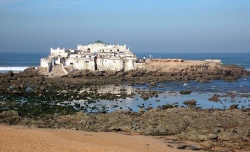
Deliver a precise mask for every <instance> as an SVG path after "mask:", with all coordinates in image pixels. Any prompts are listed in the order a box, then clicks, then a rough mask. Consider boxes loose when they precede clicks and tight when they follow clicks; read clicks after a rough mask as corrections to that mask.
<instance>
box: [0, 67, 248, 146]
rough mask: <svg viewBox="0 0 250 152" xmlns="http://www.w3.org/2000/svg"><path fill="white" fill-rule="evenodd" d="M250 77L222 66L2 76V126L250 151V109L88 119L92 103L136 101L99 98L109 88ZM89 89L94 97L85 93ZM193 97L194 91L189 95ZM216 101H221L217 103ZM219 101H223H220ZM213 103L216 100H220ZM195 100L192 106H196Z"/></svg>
mask: <svg viewBox="0 0 250 152" xmlns="http://www.w3.org/2000/svg"><path fill="white" fill-rule="evenodd" d="M249 75H250V72H249V71H246V70H244V69H243V68H241V67H237V66H221V67H218V68H213V69H210V68H208V67H202V66H197V67H193V68H186V69H179V70H177V69H174V70H172V71H161V70H150V71H149V70H143V69H141V70H133V71H128V72H114V71H106V72H90V71H86V70H84V71H79V70H73V71H71V72H70V73H69V74H68V75H67V76H64V77H61V78H49V77H47V76H44V75H42V74H41V71H40V70H39V69H36V68H28V69H26V70H24V71H23V72H20V73H13V72H11V71H10V72H8V73H6V74H0V123H2V124H8V125H24V126H29V127H40V128H67V129H74V130H85V131H102V132H113V131H115V132H117V131H123V132H133V133H138V134H142V135H151V136H164V138H167V137H168V136H169V135H174V136H176V137H177V138H178V139H179V140H191V141H195V142H198V143H200V147H197V149H211V148H213V147H217V146H219V147H227V148H236V149H241V148H246V149H247V148H249V146H250V145H249V143H250V142H249V140H250V117H249V115H250V111H249V109H237V106H236V107H232V108H231V109H228V110H218V109H206V110H201V109H197V108H174V106H163V107H161V108H153V109H151V110H150V109H147V110H146V111H144V109H142V110H140V111H139V112H132V111H124V110H120V111H115V112H112V113H106V112H105V111H99V113H87V112H86V111H85V108H87V106H88V103H91V102H95V100H100V99H107V100H116V99H118V98H126V97H128V96H133V93H131V94H128V93H126V92H125V91H123V90H120V93H119V96H117V95H114V94H112V93H98V89H99V86H103V85H110V84H112V85H115V86H116V85H117V86H118V85H124V84H126V85H135V84H145V83H149V85H150V86H154V85H156V84H157V83H158V82H171V81H178V82H180V81H181V82H187V81H190V80H195V81H198V82H201V83H207V82H209V81H210V80H225V81H227V82H232V81H237V79H239V78H240V77H242V76H249ZM86 88H88V89H89V90H90V91H83V90H84V89H86ZM187 91H188V90H187ZM150 96H157V92H155V91H154V90H151V91H150V92H148V93H143V92H141V97H142V98H145V99H146V98H148V97H150ZM214 98H216V96H215V97H214ZM73 99H74V100H80V99H81V100H86V105H85V106H84V107H80V106H79V105H77V104H75V105H70V104H67V103H65V104H63V105H62V104H61V103H63V102H64V101H72V100H73ZM216 99H217V98H216ZM216 99H211V100H216ZM195 103H196V101H194V100H190V101H187V102H186V104H195Z"/></svg>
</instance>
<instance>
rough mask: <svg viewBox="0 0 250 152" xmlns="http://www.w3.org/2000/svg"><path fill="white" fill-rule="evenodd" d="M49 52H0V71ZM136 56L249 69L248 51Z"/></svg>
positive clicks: (34, 61) (33, 61)
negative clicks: (209, 61)
mask: <svg viewBox="0 0 250 152" xmlns="http://www.w3.org/2000/svg"><path fill="white" fill-rule="evenodd" d="M49 53H50V52H0V72H5V73H6V72H8V71H9V70H12V71H14V72H19V71H23V70H24V69H25V68H27V67H31V66H32V67H37V66H39V65H40V59H41V58H43V57H47V56H48V55H49ZM135 54H136V56H137V57H138V58H143V57H146V58H147V57H149V56H151V57H152V58H181V59H186V60H204V59H211V58H213V59H220V60H221V61H222V63H223V64H234V65H239V66H242V67H244V68H245V69H247V70H250V53H157V52H153V53H141V52H140V53H135Z"/></svg>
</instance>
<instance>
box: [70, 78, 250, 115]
mask: <svg viewBox="0 0 250 152" xmlns="http://www.w3.org/2000/svg"><path fill="white" fill-rule="evenodd" d="M121 89H125V90H127V91H128V92H127V93H128V94H129V93H135V96H134V97H133V98H126V99H119V100H116V101H109V100H100V101H96V102H95V103H86V101H73V102H71V103H79V104H81V105H82V106H86V105H88V107H89V108H88V109H87V111H88V112H97V111H106V112H112V111H115V110H121V109H122V110H131V111H135V112H137V111H138V110H139V109H140V108H144V109H147V108H149V107H150V108H156V107H158V106H162V105H167V104H170V105H175V106H178V107H180V106H182V107H187V106H186V105H184V104H183V102H184V101H186V100H192V99H194V100H196V101H197V104H196V106H197V107H201V108H203V109H206V108H219V109H227V108H229V107H230V106H231V105H234V104H238V108H250V77H247V78H242V79H239V81H238V82H232V83H228V82H225V81H222V80H214V81H210V82H209V83H199V82H196V81H190V82H188V83H181V82H171V83H158V84H157V85H156V86H155V87H149V85H148V84H145V85H136V86H120V87H119V86H106V87H102V88H101V89H100V91H102V90H106V91H108V92H113V93H115V94H116V93H119V90H121ZM138 90H141V91H145V92H147V91H150V90H156V91H157V92H158V96H157V97H152V98H149V99H148V100H144V99H142V98H140V95H139V94H138V93H137V91H138ZM180 90H192V93H191V94H188V95H183V94H180V93H179V91H180ZM228 93H231V94H233V97H232V96H229V95H228ZM214 94H217V95H220V96H222V97H220V98H219V99H220V101H219V102H213V101H209V100H208V99H209V98H211V97H212V96H213V95H214ZM243 95H248V96H247V97H245V96H243ZM93 107H95V108H93Z"/></svg>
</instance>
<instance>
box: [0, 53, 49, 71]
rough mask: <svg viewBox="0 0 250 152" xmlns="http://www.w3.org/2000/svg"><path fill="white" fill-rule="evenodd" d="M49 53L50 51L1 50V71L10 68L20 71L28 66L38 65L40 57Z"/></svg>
mask: <svg viewBox="0 0 250 152" xmlns="http://www.w3.org/2000/svg"><path fill="white" fill-rule="evenodd" d="M48 55H49V52H0V73H6V72H8V71H9V70H11V71H13V72H20V71H23V70H24V69H26V68H28V67H38V66H39V65H40V59H41V58H43V57H47V56H48Z"/></svg>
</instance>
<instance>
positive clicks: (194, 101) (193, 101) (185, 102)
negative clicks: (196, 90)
mask: <svg viewBox="0 0 250 152" xmlns="http://www.w3.org/2000/svg"><path fill="white" fill-rule="evenodd" d="M196 102H197V101H196V100H194V99H192V100H186V101H184V102H183V104H185V105H196Z"/></svg>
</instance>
